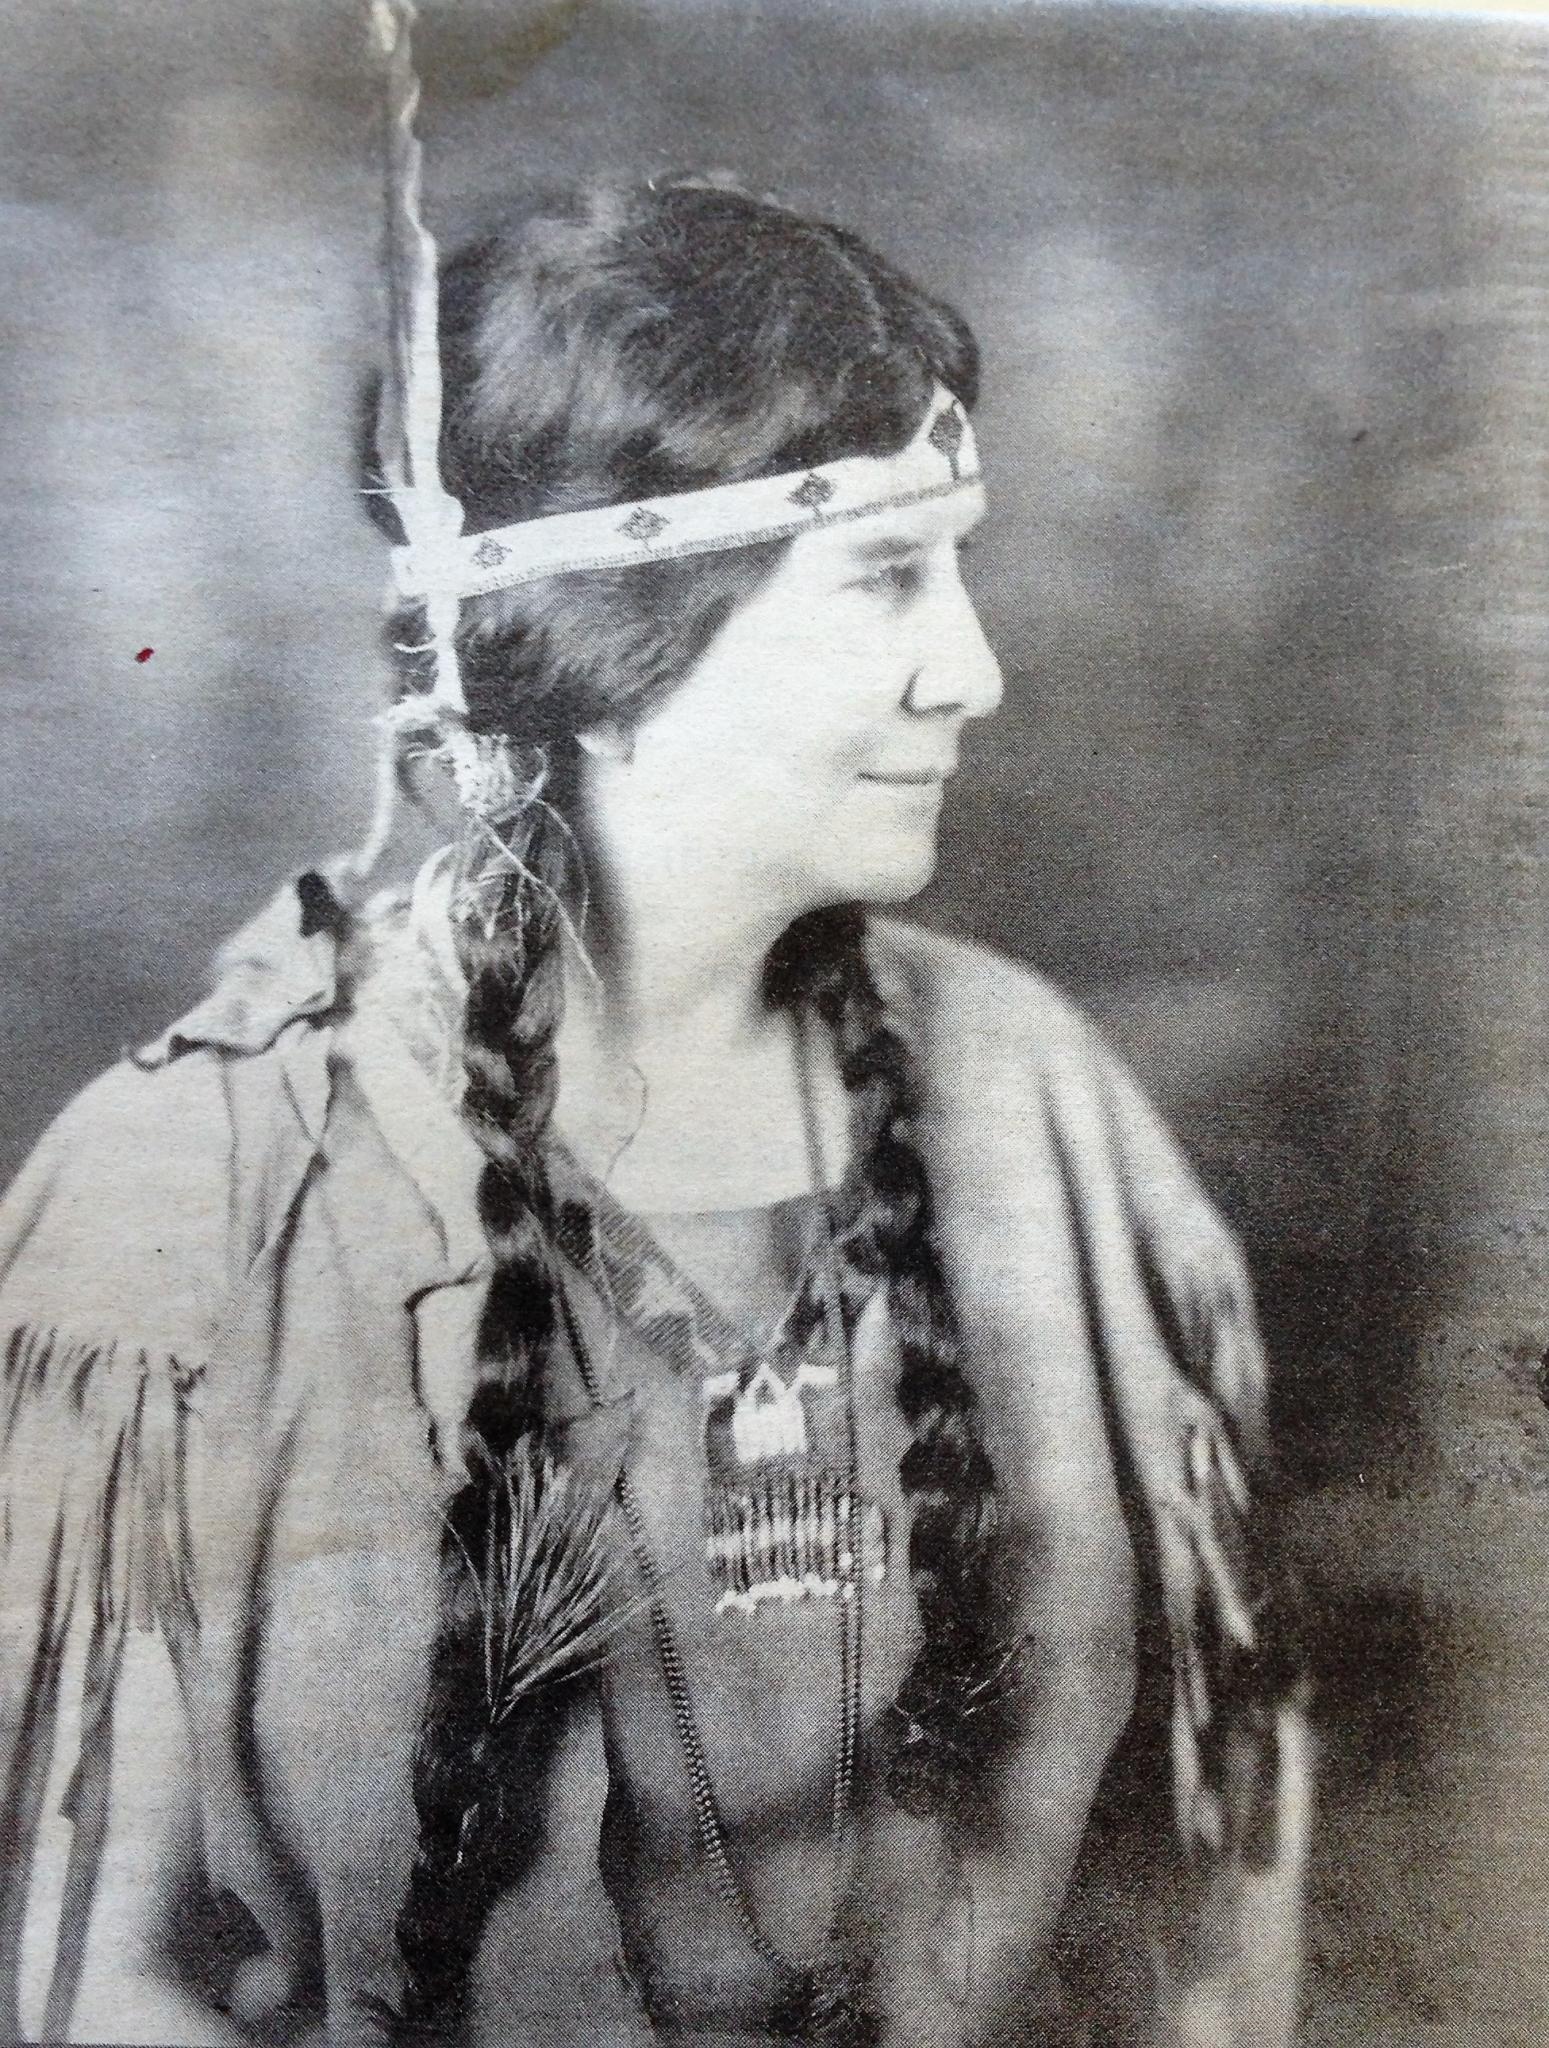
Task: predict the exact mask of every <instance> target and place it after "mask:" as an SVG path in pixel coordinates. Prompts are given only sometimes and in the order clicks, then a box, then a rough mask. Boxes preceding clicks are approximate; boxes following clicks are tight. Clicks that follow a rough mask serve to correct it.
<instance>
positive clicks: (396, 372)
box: [342, 0, 522, 880]
mask: <svg viewBox="0 0 1549 2048" xmlns="http://www.w3.org/2000/svg"><path fill="white" fill-rule="evenodd" d="M418 18H419V10H418V8H417V7H416V6H415V5H414V0H370V23H371V36H372V42H373V45H374V47H375V50H376V53H377V55H378V56H379V57H380V59H381V60H382V63H383V192H384V208H383V244H382V255H383V279H384V285H385V296H386V302H387V350H386V362H385V365H384V372H383V376H382V380H381V395H380V399H379V402H378V409H377V445H378V449H379V451H380V456H381V463H382V475H383V485H382V489H383V490H384V492H385V494H386V495H387V496H388V497H390V498H391V499H392V501H393V506H394V508H395V510H396V511H397V514H398V519H399V523H400V525H401V527H402V529H403V536H404V539H405V541H406V542H407V543H408V545H409V546H411V547H420V546H425V547H434V546H435V545H436V544H437V543H438V542H445V541H446V540H450V539H455V538H456V536H457V535H458V534H460V533H461V532H462V529H463V508H462V506H461V505H460V504H459V502H458V501H457V499H456V498H455V497H453V496H452V494H451V493H450V492H449V491H448V490H447V489H446V487H445V485H444V483H443V482H442V477H441V417H442V388H441V346H440V336H439V307H438V283H437V257H436V243H435V238H434V236H433V235H432V234H431V232H430V230H429V229H428V228H427V226H426V225H425V218H424V211H423V185H424V151H423V149H422V148H421V146H420V142H419V138H418V136H417V135H416V133H415V126H414V123H415V116H416V114H417V113H418V110H419V104H420V81H419V76H418V74H417V72H416V71H415V68H414V50H413V28H414V24H415V22H416V21H417V19H418ZM395 601H396V594H395V593H393V592H391V591H390V592H389V599H388V602H389V605H392V604H393V603H394V602H395ZM420 603H421V608H422V613H423V617H424V625H425V639H424V641H423V642H422V643H421V644H420V645H418V646H413V647H404V648H402V649H400V651H401V652H402V653H405V654H413V655H419V656H423V657H425V659H426V661H427V663H428V669H429V677H430V681H429V686H428V687H427V688H426V689H424V690H418V691H415V692H413V693H411V694H410V695H408V696H407V697H405V698H404V699H403V700H402V701H401V702H400V703H398V704H397V705H395V706H394V707H393V709H392V710H390V711H388V712H387V713H386V714H385V715H384V716H383V718H382V720H381V722H380V723H381V733H382V740H381V749H380V752H379V755H378V760H377V773H376V790H375V796H374V800H373V805H372V814H371V822H370V825H369V828H368V830H367V833H366V836H365V839H364V840H363V841H362V843H361V845H360V846H359V847H358V848H357V849H356V850H355V852H354V853H353V854H351V855H350V856H349V857H348V859H347V860H346V861H345V862H344V863H342V866H343V867H344V868H345V869H346V870H348V871H349V872H350V873H351V874H353V876H354V877H355V878H356V879H358V880H359V879H364V878H366V877H367V876H369V875H370V874H371V873H372V872H373V871H374V870H375V869H376V867H377V866H378V864H379V863H380V862H381V860H382V858H383V856H384V854H385V853H386V851H387V847H388V844H389V842H390V840H391V838H392V834H393V828H394V825H395V823H396V819H397V813H398V799H399V797H400V795H401V793H402V791H403V787H404V765H405V761H406V759H407V758H408V756H409V754H410V753H411V752H412V751H414V750H415V746H416V743H417V745H418V751H420V752H421V753H422V754H426V755H429V756H431V757H432V758H436V759H439V760H441V761H442V762H443V763H444V764H445V766H446V767H447V768H448V769H449V770H450V771H451V775H452V780H453V782H454V784H455V786H456V790H457V797H458V801H459V802H460V803H461V804H462V806H463V808H464V809H465V810H466V811H468V812H469V813H470V814H471V816H472V817H474V818H476V819H479V820H483V821H491V820H494V821H500V820H504V819H507V818H509V817H510V816H511V815H513V814H514V812H515V811H516V810H517V809H519V808H520V803H521V795H522V792H521V790H520V789H519V787H518V786H517V785H518V780H519V778H518V777H517V776H516V775H515V774H514V772H513V770H512V766H511V760H510V749H509V747H508V745H507V743H506V741H505V739H504V738H503V737H502V736H500V735H498V734H496V735H491V734H479V733H473V732H470V731H469V729H468V704H467V698H466V696H465V694H464V691H463V682H462V674H461V670H460V668H459V664H458V656H457V624H458V614H459V610H460V602H459V600H458V598H457V597H456V596H455V595H449V594H447V593H445V592H441V593H435V592H433V593H431V594H429V595H427V596H425V597H423V598H422V599H421V600H420Z"/></svg>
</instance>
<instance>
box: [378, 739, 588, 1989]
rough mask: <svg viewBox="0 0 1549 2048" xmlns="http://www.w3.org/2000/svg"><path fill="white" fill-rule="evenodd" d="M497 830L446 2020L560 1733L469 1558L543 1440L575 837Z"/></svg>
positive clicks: (442, 1810)
mask: <svg viewBox="0 0 1549 2048" xmlns="http://www.w3.org/2000/svg"><path fill="white" fill-rule="evenodd" d="M530 766H531V780H530V787H531V788H532V790H533V791H534V800H533V801H531V802H529V803H527V804H526V805H525V806H524V807H523V808H522V809H521V810H520V811H519V812H518V813H517V815H516V816H515V818H514V819H513V820H511V821H509V822H508V823H507V825H506V826H505V827H504V828H503V830H501V831H498V832H497V831H496V830H494V829H493V828H492V827H488V826H482V825H481V826H480V827H478V828H477V829H476V831H475V832H474V833H471V834H470V836H469V838H468V840H467V841H466V842H465V847H464V853H463V859H462V863H461V871H460V874H459V877H458V888H457V892H456V906H457V907H456V909H455V910H454V930H455V936H456V943H457V951H458V956H459V959H460V962H461V965H462V968H463V972H464V975H465V977H466V980H467V987H468V993H467V1004H466V1011H465V1026H464V1041H463V1063H464V1069H465V1075H466V1082H465V1090H464V1096H463V1108H464V1114H465V1116H466V1118H467V1121H468V1124H469V1127H470V1129H471V1130H472V1131H473V1132H474V1134H475V1135H476V1136H477V1138H478V1140H479V1143H480V1144H481V1146H482V1147H483V1150H484V1154H485V1165H484V1170H483V1172H482V1174H481V1175H480V1178H479V1187H478V1203H479V1213H480V1216H481V1219H482V1221H483V1224H484V1228H485V1231H486V1233H487V1235H488V1238H489V1244H490V1249H491V1252H492V1254H493V1258H494V1271H493V1275H492V1278H491V1281H490V1286H489V1290H488V1293H487V1295H486V1298H485V1303H484V1308H483V1312H482V1316H481V1320H480V1324H479V1330H478V1339H477V1356H476V1362H475V1379H474V1390H473V1394H472V1398H471V1400H470V1402H469V1406H468V1411H467V1415H466V1417H465V1420H464V1424H463V1431H462V1443H461V1450H462V1455H463V1460H464V1463H465V1465H466V1468H467V1475H468V1476H467V1480H466V1483H465V1484H464V1485H463V1486H462V1487H461V1489H460V1490H459V1491H458V1493H457V1494H456V1495H455V1496H454V1498H453V1499H452V1501H451V1502H450V1504H449V1506H448V1508H447V1511H446V1520H447V1534H446V1537H445V1539H444V1543H443V1581H444V1583H443V1595H442V1624H441V1632H440V1636H439V1638H438V1641H437V1644H436V1648H435V1653H434V1656H433V1659H432V1668H431V1684H430V1697H429V1702H428V1708H427V1713H426V1716H425V1723H424V1728H423V1732H422V1736H421V1743H420V1750H419V1755H418V1758H417V1768H416V1776H415V1799H416V1803H417V1806H418V1809H419V1819H420V1852H419V1858H418V1861H417V1863H416V1867H415V1872H414V1878H413V1881H412V1883H411V1886H410V1891H409V1896H408V1901H407V1904H406V1906H405V1910H404V1912H403V1915H402V1917H401V1919H400V1923H399V1937H400V1942H401V1944H402V1947H403V1951H404V1956H405V1961H406V1963H407V1966H408V1974H409V1999H408V2012H409V2016H410V2017H411V2018H412V2019H414V2020H416V2021H419V2022H430V2021H444V2020H447V2019H449V2018H453V2017H455V2015H456V2014H457V2013H458V2011H459V2009H460V2007H461V2003H462V2000H463V1998H464V1996H465V1994H466V1988H467V1982H468V1976H469V1971H470V1968H471V1965H472V1961H473V1957H474V1955H475V1953H476V1950H477V1946H478V1942H479V1938H480V1934H481V1931H482V1928H483V1924H484V1921H485V1918H486V1916H487V1914H488V1912H489V1909H490V1907H491V1906H492V1904H493V1903H494V1900H495V1898H496V1897H497V1896H498V1895H499V1893H500V1892H501V1891H502V1890H503V1889H504V1888H505V1887H506V1886H507V1885H509V1884H510V1883H511V1882H513V1881H514V1879H515V1877H516V1876H517V1874H518V1873H519V1871H520V1868H521V1865H522V1862H523V1860H524V1859H525V1857H526V1856H527V1855H528V1854H530V1852H531V1850H532V1847H533V1845H534V1830H535V1827H536V1824H537V1823H536V1818H535V1815H534V1811H533V1801H532V1798H531V1787H532V1785H533V1784H534V1783H536V1782H539V1781H540V1780H541V1776H542V1772H543V1768H544V1762H545V1757H546V1753H547V1751H548V1749H549V1748H550V1747H551V1745H552V1742H553V1740H554V1738H555V1736H556V1735H557V1733H558V1729H559V1725H560V1721H559V1712H560V1711H561V1710H559V1709H557V1707H556V1703H555V1702H554V1701H553V1699H552V1698H551V1697H548V1696H540V1699H539V1702H538V1705H537V1706H536V1707H535V1708H531V1709H527V1710H522V1709H519V1710H518V1711H517V1713H516V1714H514V1715H512V1716H511V1717H510V1718H509V1719H506V1720H503V1721H500V1722H498V1723H497V1721H496V1719H495V1717H494V1716H493V1715H492V1712H491V1703H490V1702H489V1700H488V1699H487V1697H486V1691H487V1688H486V1679H485V1672H484V1666H483V1662H482V1650H483V1644H482V1636H483V1622H482V1617H481V1614H480V1611H479V1608H478V1605H477V1601H476V1600H475V1598H474V1597H473V1591H472V1588H471V1587H470V1584H469V1578H468V1569H469V1561H470V1560H479V1559H481V1558H485V1557H488V1556H490V1555H492V1554H493V1552H494V1549H495V1547H496V1546H497V1544H498V1541H499V1538H500V1536H501V1534H502V1521H501V1518H502V1516H505V1515H509V1513H510V1506H509V1500H510V1495H509V1492H508V1488H507V1481H508V1477H509V1475H510V1473H511V1470H512V1466H513V1463H514V1461H515V1460H516V1459H517V1458H519V1457H521V1456H524V1455H527V1453H528V1450H529V1448H530V1444H531V1439H532V1434H533V1433H534V1432H535V1431H536V1430H537V1429H538V1428H539V1426H540V1421H541V1409H542V1390H543V1384H544V1375H545V1367H546V1363H547V1359H548V1353H549V1347H550V1344H551V1342H552V1340H553V1336H554V1331H555V1323H556V1317H555V1303H554V1295H553V1282H552V1275H551V1271H550V1266H549V1260H548V1254H547V1250H546V1246H547V1242H548V1235H547V1221H548V1190H547V1176H546V1173H545V1169H544V1162H543V1150H542V1148H543V1140H544V1134H545V1131H546V1129H547V1127H548V1123H549V1119H550V1116H551V1114H552V1111H553V1105H554V1099H555V1094H556V1089H557V1079H558V1070H557V1061H556V1056H555V1039H556V1035H557V1033H558V1029H559V1023H560V1017H561V1014H562V1010H563V1001H564V963H563V956H562V952H561V947H560V933H561V923H562V904H563V900H564V892H565V889H566V886H567V883H568V879H569V877H568V872H567V870H568V866H569V840H568V836H567V834H566V833H565V831H564V828H563V826H562V825H561V823H560V822H559V819H558V816H557V814H556V813H555V812H553V811H552V810H551V809H550V807H549V805H548V804H547V803H545V802H544V801H543V800H542V798H541V795H540V794H539V792H540V791H541V786H542V781H543V774H544V763H543V762H542V760H541V758H538V757H535V758H534V760H533V762H532V763H531V764H530Z"/></svg>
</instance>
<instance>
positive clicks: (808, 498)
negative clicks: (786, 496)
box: [790, 469, 838, 512]
mask: <svg viewBox="0 0 1549 2048" xmlns="http://www.w3.org/2000/svg"><path fill="white" fill-rule="evenodd" d="M837 489H838V486H837V485H836V484H833V483H830V482H829V480H828V478H827V477H826V476H819V475H818V473H817V471H816V470H815V469H809V470H808V472H807V474H806V475H805V476H804V477H803V478H802V480H801V482H800V483H799V484H798V485H797V486H796V488H795V490H794V491H792V492H791V494H790V496H791V503H792V504H793V505H800V506H802V507H803V508H804V509H805V510H806V511H808V512H816V511H817V509H818V507H819V506H820V505H826V504H827V503H828V501H829V499H830V498H831V497H832V496H833V495H834V492H835V491H836V490H837Z"/></svg>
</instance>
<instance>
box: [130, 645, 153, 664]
mask: <svg viewBox="0 0 1549 2048" xmlns="http://www.w3.org/2000/svg"><path fill="white" fill-rule="evenodd" d="M155 652H156V650H155V648H154V647H142V648H141V649H140V651H139V653H138V654H137V655H136V656H135V660H136V661H149V660H150V658H151V656H152V655H153V654H154V653H155Z"/></svg>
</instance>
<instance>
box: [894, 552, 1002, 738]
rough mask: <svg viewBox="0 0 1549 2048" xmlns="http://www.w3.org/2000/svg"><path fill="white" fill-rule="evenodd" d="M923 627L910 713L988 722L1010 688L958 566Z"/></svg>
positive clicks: (909, 696)
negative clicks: (946, 713)
mask: <svg viewBox="0 0 1549 2048" xmlns="http://www.w3.org/2000/svg"><path fill="white" fill-rule="evenodd" d="M921 625H922V634H921V641H922V644H921V646H920V647H919V649H918V650H917V651H918V655H919V660H918V663H917V666H916V668H915V671H914V674H913V676H912V677H911V678H910V682H909V689H908V693H907V695H906V698H905V704H906V706H907V708H908V709H909V710H910V711H914V712H918V713H920V714H921V715H922V716H923V715H925V714H926V713H929V712H938V713H939V712H943V711H955V712H957V713H958V715H959V716H961V717H963V718H986V717H988V715H989V714H990V712H992V711H993V710H994V709H995V708H996V706H997V705H998V704H999V703H1000V700H1001V698H1002V696H1003V695H1004V693H1005V685H1004V682H1003V680H1002V678H1001V672H1000V663H999V662H998V661H997V660H996V658H995V652H994V649H993V648H992V647H991V646H990V643H989V641H988V640H987V639H986V638H985V637H984V628H983V626H982V625H981V624H980V623H979V614H978V611H977V609H976V607H975V605H974V601H973V599H972V598H971V597H970V596H969V595H968V592H967V590H966V589H965V588H964V586H963V579H962V577H961V575H960V574H959V572H958V570H957V568H956V566H955V565H954V566H953V568H952V570H951V573H950V579H949V581H948V582H947V587H946V588H944V589H943V590H942V592H941V594H940V596H939V597H938V598H937V600H936V602H935V603H934V604H933V605H931V606H930V607H929V608H928V616H927V617H926V618H924V619H922V621H921Z"/></svg>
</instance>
